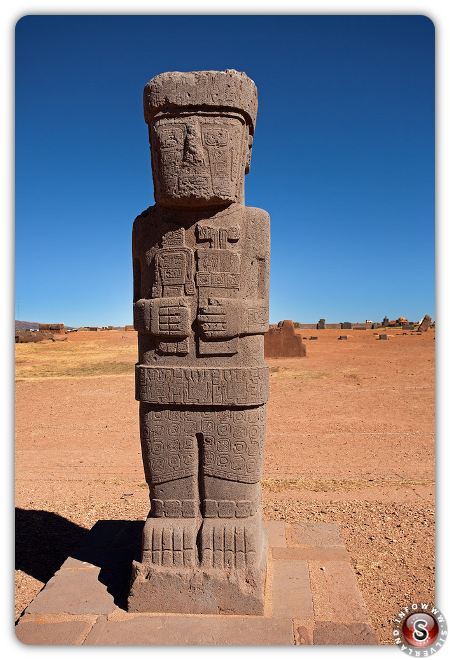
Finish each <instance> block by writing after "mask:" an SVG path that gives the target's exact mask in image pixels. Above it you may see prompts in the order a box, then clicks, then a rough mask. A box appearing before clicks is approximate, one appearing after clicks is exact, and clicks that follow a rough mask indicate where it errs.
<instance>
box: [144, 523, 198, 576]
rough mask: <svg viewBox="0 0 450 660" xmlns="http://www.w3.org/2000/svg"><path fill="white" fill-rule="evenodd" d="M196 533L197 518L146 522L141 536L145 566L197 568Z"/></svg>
mask: <svg viewBox="0 0 450 660" xmlns="http://www.w3.org/2000/svg"><path fill="white" fill-rule="evenodd" d="M197 529H198V524H197V519H196V518H147V520H146V522H145V525H144V531H143V534H142V563H143V564H153V565H156V566H189V567H192V566H195V565H196V564H197Z"/></svg>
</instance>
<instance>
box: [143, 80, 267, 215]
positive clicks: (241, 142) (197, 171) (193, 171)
mask: <svg viewBox="0 0 450 660" xmlns="http://www.w3.org/2000/svg"><path fill="white" fill-rule="evenodd" d="M257 105H258V101H257V94H256V86H255V84H254V82H253V81H252V80H250V78H248V77H247V76H246V75H245V73H239V72H237V71H234V70H233V69H231V70H226V71H194V72H191V73H180V72H177V71H175V72H171V73H163V74H161V75H159V76H156V77H155V78H153V79H152V80H150V82H149V83H147V85H146V86H145V89H144V116H145V121H146V122H147V124H148V127H149V140H150V149H151V154H152V170H153V183H154V192H155V200H156V202H157V203H158V204H161V205H162V206H167V207H180V208H204V207H208V206H226V205H229V204H231V203H232V202H240V203H243V199H244V176H245V174H247V172H248V171H249V169H250V154H251V148H252V140H253V132H254V125H255V120H256V111H257Z"/></svg>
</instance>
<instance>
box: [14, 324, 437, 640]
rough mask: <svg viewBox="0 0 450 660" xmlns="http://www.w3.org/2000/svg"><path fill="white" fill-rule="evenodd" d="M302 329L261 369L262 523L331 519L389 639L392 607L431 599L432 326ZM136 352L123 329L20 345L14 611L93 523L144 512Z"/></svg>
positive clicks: (378, 628)
mask: <svg viewBox="0 0 450 660" xmlns="http://www.w3.org/2000/svg"><path fill="white" fill-rule="evenodd" d="M298 332H299V334H300V333H301V334H302V336H303V337H304V338H306V341H305V344H306V349H307V356H306V357H305V358H290V359H284V358H278V359H276V358H271V359H269V360H267V361H268V363H269V364H270V367H271V377H270V379H271V398H270V401H269V404H268V425H267V439H266V449H265V462H264V477H263V483H262V486H263V507H264V512H263V516H264V517H265V518H266V519H270V520H286V521H287V522H302V521H320V522H336V523H337V524H338V526H339V529H340V532H341V535H342V537H343V539H344V542H345V544H346V547H347V550H348V552H349V553H350V555H351V558H352V565H353V568H354V570H355V574H356V577H357V580H358V584H359V587H360V589H361V592H362V594H363V597H364V599H365V602H366V605H367V607H368V610H369V612H370V614H371V621H372V625H373V627H374V629H375V630H376V633H377V635H378V637H379V639H380V642H381V643H384V644H390V643H391V641H392V635H391V631H392V624H391V622H392V620H393V618H394V617H395V615H396V614H397V612H398V611H400V609H401V608H402V607H403V606H405V605H407V604H408V603H410V602H414V601H420V602H432V601H433V600H434V526H433V523H434V331H431V330H430V331H428V332H427V333H423V334H422V335H417V334H413V335H411V334H410V333H409V332H408V334H402V331H401V330H396V329H391V328H390V329H389V330H388V335H390V336H389V339H388V341H380V340H378V339H376V335H375V334H374V331H372V330H363V331H360V330H358V331H356V330H353V331H351V330H346V331H345V334H346V335H347V336H348V339H347V340H341V341H339V340H338V337H339V336H341V335H342V334H343V331H341V330H317V331H314V332H310V331H304V330H303V331H298ZM383 332H385V331H383ZM311 335H314V336H317V337H318V339H317V340H316V341H311V340H309V337H310V336H311ZM136 346H137V339H136V333H135V332H120V331H119V332H115V331H109V332H99V333H89V332H81V333H72V334H69V335H67V341H64V342H54V343H53V342H51V343H50V344H47V345H46V346H42V345H39V344H33V345H30V344H17V345H16V356H17V362H18V368H17V384H16V506H17V571H16V586H17V600H16V603H17V606H16V616H19V615H20V613H21V612H22V611H23V609H24V608H25V607H26V606H27V604H28V603H29V602H30V601H31V600H32V599H33V598H34V596H35V595H36V594H37V593H38V592H39V590H40V589H41V588H42V586H43V584H45V582H46V581H48V579H50V577H51V576H52V575H53V573H54V572H55V571H56V570H57V569H58V568H59V566H60V565H61V564H62V563H63V561H64V560H65V559H66V557H67V556H68V554H69V553H70V550H71V548H72V547H73V546H74V545H76V544H77V542H78V540H79V539H80V537H81V535H82V534H83V533H84V532H85V530H87V529H90V528H91V527H92V526H93V525H94V523H95V522H96V521H97V520H99V519H131V520H134V519H144V518H145V517H146V514H147V512H148V491H147V487H146V484H145V481H144V474H143V468H142V462H141V453H140V445H139V428H138V403H137V402H136V401H135V400H134V387H133V380H134V378H133V363H134V361H135V359H136V353H137V348H136ZM71 370H72V371H71ZM71 373H72V374H76V377H75V376H73V375H71ZM103 374H112V375H103ZM115 374H119V375H115Z"/></svg>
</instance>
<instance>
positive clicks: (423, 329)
mask: <svg viewBox="0 0 450 660" xmlns="http://www.w3.org/2000/svg"><path fill="white" fill-rule="evenodd" d="M430 323H431V316H428V314H425V316H424V317H423V319H422V322H421V324H420V325H419V327H418V328H417V330H418V331H419V332H426V331H427V330H428V328H429V327H430Z"/></svg>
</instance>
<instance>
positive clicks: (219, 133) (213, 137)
mask: <svg viewBox="0 0 450 660" xmlns="http://www.w3.org/2000/svg"><path fill="white" fill-rule="evenodd" d="M203 141H204V143H205V145H206V146H207V147H224V146H225V145H226V144H228V131H227V130H226V129H225V128H207V129H205V130H204V132H203Z"/></svg>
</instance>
